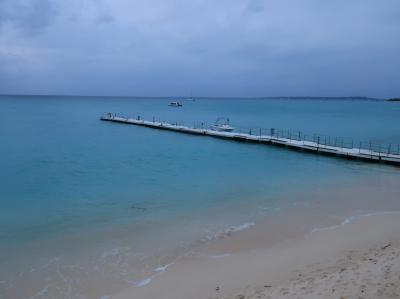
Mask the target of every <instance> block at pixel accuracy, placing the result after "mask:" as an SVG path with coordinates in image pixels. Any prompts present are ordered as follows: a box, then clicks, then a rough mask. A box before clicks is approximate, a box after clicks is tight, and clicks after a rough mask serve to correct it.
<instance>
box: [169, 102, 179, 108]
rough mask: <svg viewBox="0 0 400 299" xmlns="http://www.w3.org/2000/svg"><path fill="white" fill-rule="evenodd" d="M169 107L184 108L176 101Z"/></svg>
mask: <svg viewBox="0 0 400 299" xmlns="http://www.w3.org/2000/svg"><path fill="white" fill-rule="evenodd" d="M168 106H171V107H182V103H180V102H178V101H176V102H171V103H169V105H168Z"/></svg>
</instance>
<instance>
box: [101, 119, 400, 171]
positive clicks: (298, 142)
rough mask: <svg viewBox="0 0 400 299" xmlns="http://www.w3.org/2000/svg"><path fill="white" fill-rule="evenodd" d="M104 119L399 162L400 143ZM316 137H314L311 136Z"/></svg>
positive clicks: (371, 159)
mask: <svg viewBox="0 0 400 299" xmlns="http://www.w3.org/2000/svg"><path fill="white" fill-rule="evenodd" d="M100 119H101V120H103V121H110V122H116V123H123V124H130V125H137V126H143V127H148V128H153V129H159V130H167V131H173V132H179V133H186V134H192V135H200V136H209V137H214V138H221V139H228V140H233V141H242V142H257V143H263V144H269V145H277V146H283V147H287V148H288V149H294V150H302V151H307V152H312V153H315V154H323V155H330V156H336V157H340V158H345V159H358V160H362V161H366V162H381V163H387V164H392V165H397V166H400V151H399V146H397V151H395V150H393V149H392V148H391V146H389V147H388V148H385V150H384V149H382V147H381V146H380V145H379V146H378V147H374V148H373V147H372V145H371V143H369V148H368V146H367V148H363V147H362V146H361V143H360V146H359V147H358V148H356V147H353V142H352V144H351V145H350V146H349V145H347V146H344V144H343V141H342V142H341V143H340V142H339V144H337V142H336V141H335V143H334V144H332V143H331V142H330V138H329V142H328V141H327V140H326V138H325V140H323V139H322V138H320V137H317V138H316V140H306V138H305V137H303V138H302V136H301V135H300V134H298V135H297V134H296V135H295V136H292V135H290V136H284V137H283V136H282V135H280V134H277V133H276V132H275V131H274V129H270V131H269V132H270V134H265V133H264V132H263V130H261V129H260V130H259V131H258V132H257V133H255V132H254V131H253V132H252V131H251V130H250V131H249V132H248V133H243V132H235V131H233V132H222V131H216V130H212V129H209V128H204V127H203V126H202V127H201V128H196V127H188V126H184V125H179V124H177V123H176V124H173V123H168V122H162V121H155V120H153V121H147V120H143V119H141V118H140V117H138V118H128V117H123V116H117V115H114V114H111V113H108V114H107V115H104V116H102V117H101V118H100ZM314 139H315V138H314Z"/></svg>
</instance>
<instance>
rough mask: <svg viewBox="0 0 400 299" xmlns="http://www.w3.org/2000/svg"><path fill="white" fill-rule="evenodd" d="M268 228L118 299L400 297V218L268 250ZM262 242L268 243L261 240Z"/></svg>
mask: <svg viewBox="0 0 400 299" xmlns="http://www.w3.org/2000/svg"><path fill="white" fill-rule="evenodd" d="M266 229H268V228H267V227H266V226H265V223H264V224H260V225H257V226H255V227H254V228H251V229H249V230H247V231H244V232H241V233H238V234H235V235H232V236H230V237H229V238H225V239H222V240H218V241H216V242H211V243H210V244H207V245H205V246H203V247H201V248H198V249H196V251H192V252H190V253H189V254H187V255H186V256H185V257H182V258H181V259H179V260H177V261H176V262H175V263H174V264H172V265H170V266H169V267H168V269H167V271H166V272H165V273H162V275H159V276H157V277H154V279H153V281H152V282H151V284H149V285H146V286H144V287H132V288H129V289H126V290H125V291H123V292H121V293H119V294H117V295H116V296H114V297H111V298H115V299H127V298H135V299H139V298H143V299H150V298H151V299H157V298H163V299H192V298H193V299H202V298H204V299H231V298H232V299H245V298H246V299H247V298H254V299H255V298H346V299H348V298H399V297H400V233H399V232H400V213H398V212H387V213H376V214H370V215H366V216H361V217H358V218H356V219H353V220H352V221H351V222H348V223H344V224H343V225H339V226H332V227H328V228H326V229H322V230H316V231H314V232H313V233H310V234H307V235H305V236H297V237H295V236H294V237H293V238H291V239H286V240H280V241H279V240H278V241H277V242H274V245H272V246H265V244H266V243H265V242H264V241H263V238H262V236H263V235H265V230H266ZM260 240H261V241H260Z"/></svg>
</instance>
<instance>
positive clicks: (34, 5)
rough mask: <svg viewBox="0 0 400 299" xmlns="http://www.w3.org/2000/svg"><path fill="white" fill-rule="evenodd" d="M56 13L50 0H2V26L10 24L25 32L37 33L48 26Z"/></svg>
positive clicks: (0, 12)
mask: <svg viewBox="0 0 400 299" xmlns="http://www.w3.org/2000/svg"><path fill="white" fill-rule="evenodd" d="M55 14H56V9H55V6H54V5H53V4H52V3H51V2H50V0H30V1H26V0H1V2H0V15H1V18H0V26H2V27H4V26H5V25H6V24H9V25H11V26H13V27H15V28H16V29H18V30H20V31H21V32H22V33H23V34H27V35H30V34H36V33H39V32H40V31H41V30H43V29H44V28H46V27H47V26H48V25H49V24H50V22H51V21H52V19H53V18H54V16H55Z"/></svg>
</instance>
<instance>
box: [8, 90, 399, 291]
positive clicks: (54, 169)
mask: <svg viewBox="0 0 400 299" xmlns="http://www.w3.org/2000/svg"><path fill="white" fill-rule="evenodd" d="M170 101H171V99H153V98H118V97H116V98H112V97H55V96H54V97H52V96H46V97H41V96H18V97H17V96H1V97H0V111H1V112H2V117H1V118H0V138H1V140H2V142H1V146H0V166H1V168H0V169H1V172H0V203H1V209H0V298H101V297H102V296H108V295H111V294H112V293H115V292H117V291H118V290H120V289H121V288H124V287H127V286H130V285H135V286H137V287H144V286H146V285H148V284H149V283H151V277H154V275H160V274H162V273H164V272H165V271H167V268H168V267H167V266H168V265H170V264H171V263H173V262H174V261H176V259H178V258H179V257H180V256H182V255H184V254H186V253H187V252H188V251H189V250H191V249H192V248H194V247H195V246H196V245H197V244H201V243H204V242H208V241H209V240H212V239H214V238H218V237H220V236H221V235H224V234H229V233H234V232H236V231H240V230H243V229H246V228H248V227H251V226H253V225H254V224H255V223H257V221H258V219H259V218H260V217H272V216H273V215H275V214H276V213H277V211H284V210H285V209H290V207H292V206H294V205H298V204H304V206H307V205H312V204H313V200H314V199H313V198H304V197H296V196H295V195H296V194H298V193H301V192H305V191H307V190H315V189H316V188H318V187H320V186H335V185H336V186H337V185H339V184H346V185H347V186H349V185H350V186H351V184H353V182H363V181H368V180H371V181H376V180H378V181H382V182H384V181H385V180H386V179H385V178H386V177H388V178H390V179H391V180H394V181H396V180H397V179H398V178H399V177H400V170H399V169H398V168H396V167H392V166H387V165H377V164H366V163H363V162H359V161H347V160H341V159H336V158H332V157H324V156H318V155H311V154H307V153H302V152H295V151H289V150H286V149H283V148H279V147H278V148H276V147H269V146H264V145H257V144H246V143H235V142H230V141H224V140H217V139H212V138H205V137H204V138H203V137H199V136H190V135H184V134H177V133H172V132H166V131H158V130H152V129H148V128H142V127H135V126H129V125H123V124H113V123H108V122H101V121H100V120H99V117H100V116H101V115H103V114H105V113H107V112H113V113H119V114H123V115H127V116H132V117H134V116H138V115H140V116H141V117H142V118H144V119H150V120H151V119H153V117H154V118H156V119H161V120H166V121H173V122H179V123H184V124H186V125H194V124H198V123H200V122H204V123H212V122H213V121H215V119H217V118H218V117H221V116H222V117H229V118H230V121H231V124H232V125H233V126H234V127H236V128H238V129H239V128H243V129H244V130H246V128H249V127H252V128H259V127H261V128H271V127H273V128H282V129H291V130H296V131H302V132H304V133H305V134H324V135H330V136H340V137H348V138H354V140H355V142H358V141H372V142H382V143H386V144H389V143H391V144H393V146H394V144H398V143H400V130H399V129H398V120H399V119H400V105H398V104H397V103H387V102H382V101H351V100H346V101H345V100H323V99H320V100H317V99H309V100H307V99H301V100H300V99H208V98H207V99H206V98H204V99H203V98H202V99H196V101H183V104H184V106H183V107H182V108H173V107H169V106H168V103H169V102H170ZM358 203H359V201H358ZM330 204H331V203H330ZM350 207H351V208H350ZM373 207H374V209H375V210H393V209H396V208H397V203H396V202H389V201H387V202H380V203H376V205H373ZM399 208H400V207H399ZM356 209H357V207H356V206H355V205H354V204H350V203H349V209H348V210H347V212H351V211H353V210H356ZM359 209H360V210H363V209H364V210H365V207H359ZM367 210H368V211H370V210H371V206H369V207H368V209H367ZM94 285H96V287H95V288H93V287H92V286H94Z"/></svg>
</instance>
